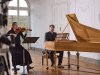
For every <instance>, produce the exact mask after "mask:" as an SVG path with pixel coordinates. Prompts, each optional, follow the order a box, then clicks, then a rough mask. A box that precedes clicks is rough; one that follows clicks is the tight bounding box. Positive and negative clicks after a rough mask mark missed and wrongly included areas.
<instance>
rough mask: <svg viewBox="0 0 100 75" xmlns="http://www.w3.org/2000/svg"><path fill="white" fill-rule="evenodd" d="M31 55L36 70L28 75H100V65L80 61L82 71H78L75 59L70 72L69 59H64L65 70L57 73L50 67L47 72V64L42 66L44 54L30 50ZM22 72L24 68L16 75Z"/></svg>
mask: <svg viewBox="0 0 100 75" xmlns="http://www.w3.org/2000/svg"><path fill="white" fill-rule="evenodd" d="M30 54H31V57H32V60H33V63H32V64H31V66H34V69H33V70H30V72H29V73H28V74H27V75H100V65H94V64H90V63H85V62H82V61H80V66H81V67H80V70H79V71H77V69H76V66H75V64H76V60H73V59H71V64H72V65H71V69H70V70H69V69H68V67H67V58H64V59H63V63H62V65H65V66H64V67H65V68H64V69H57V71H55V70H54V68H53V67H49V70H46V63H44V66H42V64H41V63H42V60H41V59H42V52H41V51H39V50H37V51H33V50H30ZM49 62H50V60H49ZM49 65H50V64H49ZM22 72H23V67H21V69H20V70H19V71H18V74H16V75H21V74H22ZM10 73H11V75H15V74H14V73H13V71H12V70H10ZM26 73H27V72H26Z"/></svg>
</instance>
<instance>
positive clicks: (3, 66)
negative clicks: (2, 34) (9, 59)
mask: <svg viewBox="0 0 100 75" xmlns="http://www.w3.org/2000/svg"><path fill="white" fill-rule="evenodd" d="M4 71H6V73H7V75H9V72H8V67H7V63H6V60H5V57H4V56H3V55H0V75H4Z"/></svg>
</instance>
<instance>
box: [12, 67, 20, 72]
mask: <svg viewBox="0 0 100 75" xmlns="http://www.w3.org/2000/svg"><path fill="white" fill-rule="evenodd" d="M12 70H15V69H14V68H13V69H12ZM16 70H17V71H18V70H20V68H16Z"/></svg>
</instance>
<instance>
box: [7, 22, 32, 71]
mask: <svg viewBox="0 0 100 75" xmlns="http://www.w3.org/2000/svg"><path fill="white" fill-rule="evenodd" d="M9 35H10V37H11V42H12V43H14V44H15V47H12V46H11V47H9V50H10V52H11V55H12V64H13V66H14V69H15V73H17V69H16V65H23V50H24V53H25V54H24V55H25V57H24V58H25V62H24V65H27V69H28V70H29V69H32V68H33V67H30V66H29V65H30V64H31V63H32V60H31V56H30V54H29V52H28V51H27V50H26V49H25V48H24V47H22V45H21V40H20V37H22V38H23V39H24V38H25V37H26V33H25V35H23V33H22V31H21V30H20V31H18V26H17V22H13V23H12V28H11V30H9V31H8V32H7V36H9Z"/></svg>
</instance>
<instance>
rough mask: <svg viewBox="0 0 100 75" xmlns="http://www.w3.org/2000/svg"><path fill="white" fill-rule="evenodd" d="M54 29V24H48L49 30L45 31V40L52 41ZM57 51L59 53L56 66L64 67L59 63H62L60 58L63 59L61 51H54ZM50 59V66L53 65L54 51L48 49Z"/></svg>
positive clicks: (54, 36) (54, 33) (54, 35)
mask: <svg viewBox="0 0 100 75" xmlns="http://www.w3.org/2000/svg"><path fill="white" fill-rule="evenodd" d="M54 29H55V25H50V26H49V31H48V32H46V33H45V41H54V40H55V38H56V36H57V33H56V32H54ZM56 52H57V53H59V57H58V68H64V67H63V66H62V65H61V64H62V60H63V51H56ZM48 53H49V56H50V59H51V66H53V65H54V51H50V50H49V51H48Z"/></svg>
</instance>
